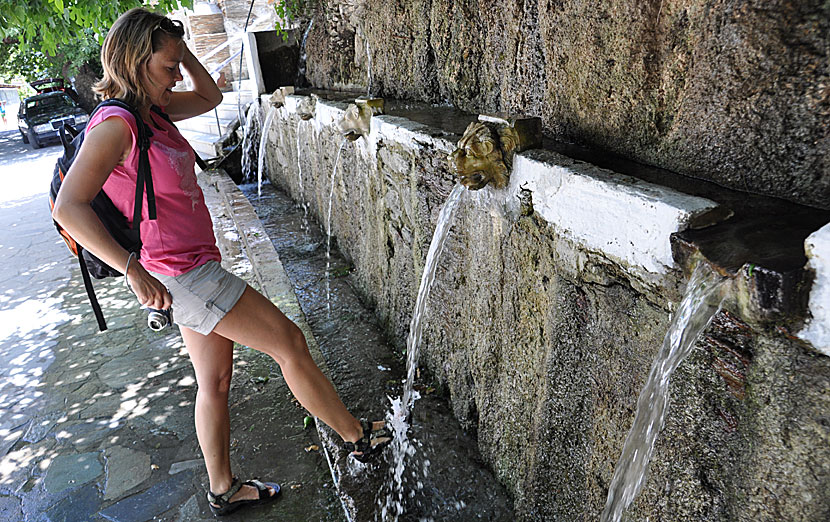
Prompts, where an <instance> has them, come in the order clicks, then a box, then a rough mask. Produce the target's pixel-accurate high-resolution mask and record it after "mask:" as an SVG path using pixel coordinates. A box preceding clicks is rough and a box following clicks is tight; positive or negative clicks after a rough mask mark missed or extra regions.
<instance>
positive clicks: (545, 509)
mask: <svg viewBox="0 0 830 522" xmlns="http://www.w3.org/2000/svg"><path fill="white" fill-rule="evenodd" d="M304 102H305V97H301V96H289V97H288V98H287V99H286V102H285V103H286V105H285V106H284V107H282V108H280V109H276V110H278V114H277V116H276V119H275V122H274V124H273V126H272V127H271V129H270V130H269V140H268V147H267V157H266V163H267V168H268V176H269V178H270V179H271V180H272V181H273V182H274V183H276V184H277V185H279V186H280V187H282V188H284V189H285V190H286V191H288V192H289V193H290V194H291V195H292V196H293V197H294V198H295V199H298V200H304V201H307V202H308V203H309V204H310V209H311V212H312V213H313V214H314V215H315V216H316V217H317V219H318V221H319V222H321V223H325V221H326V219H325V218H326V214H327V211H328V194H329V190H330V183H331V176H332V171H333V166H334V165H333V164H334V162H335V158H336V157H337V155H338V148H339V147H340V146H342V147H343V148H342V151H341V152H340V161H339V164H338V173H337V178H336V183H335V189H334V200H333V206H332V208H333V217H332V233H333V234H334V236H335V237H336V241H337V243H338V244H339V246H340V249H341V250H342V251H343V252H344V253H345V254H346V255H348V256H349V257H350V258H351V260H352V261H353V263H354V265H355V268H356V270H355V274H356V279H357V281H358V284H359V290H360V292H361V293H362V295H363V296H364V298H365V299H366V300H367V301H368V302H369V303H371V304H372V305H373V307H374V308H375V310H376V313H377V316H378V318H379V321H380V322H381V324H382V325H383V327H384V328H385V330H386V332H387V333H388V334H389V336H390V338H391V339H393V340H394V342H395V343H396V344H397V345H398V346H399V347H400V348H403V347H404V346H405V336H406V334H407V332H408V328H409V324H410V319H411V314H412V310H413V307H414V302H415V297H416V293H417V290H418V284H419V281H420V276H421V272H422V270H423V265H424V259H425V257H426V253H427V250H428V248H429V243H430V240H431V236H432V233H433V230H434V228H435V223H436V221H437V216H438V213H439V211H440V208H441V206H442V205H443V203H444V201H445V199H446V197H447V195H448V194H449V192H450V191H451V189H452V187H453V185H454V182H453V180H452V178H451V176H450V175H449V173H448V172H447V167H446V155H447V153H448V152H449V151H451V150H452V149H453V148H454V143H455V141H456V140H457V139H458V136H457V135H455V136H454V135H452V134H451V133H447V132H446V131H445V130H442V129H435V128H429V127H425V126H423V125H420V124H416V123H414V122H412V121H409V120H405V119H403V118H399V117H393V116H380V117H374V118H373V119H372V127H371V129H372V130H371V134H370V135H369V136H367V137H363V138H360V139H358V140H357V141H355V142H344V141H343V139H342V138H341V137H340V135H339V133H338V132H337V131H336V126H335V125H333V124H334V123H336V121H337V120H338V119H339V118H340V117H342V114H343V109H344V108H345V104H342V103H338V102H330V101H324V100H319V101H317V103H316V108H315V110H314V117H313V118H312V119H311V120H309V121H302V120H301V119H300V117H299V116H298V114H299V112H298V111H299V109H300V108H301V107H303V106H304ZM266 106H267V104H266ZM303 110H304V111H306V110H307V109H303ZM341 144H342V145H341ZM298 153H299V156H298ZM542 156H544V154H543V155H542ZM542 156H540V155H539V154H534V153H523V154H522V155H521V157H522V158H526V159H527V160H534V161H538V162H542V163H544V164H545V165H547V166H549V167H550V168H556V169H569V173H570V174H569V175H571V176H593V178H592V179H595V180H598V181H597V183H605V184H606V185H607V186H609V187H610V186H612V184H613V183H620V182H619V179H623V178H624V177H623V176H613V175H612V174H613V173H607V172H606V173H603V172H596V171H595V169H594V170H592V167H591V166H590V165H587V164H581V163H574V162H573V161H572V160H567V158H564V157H560V156H557V155H548V156H546V157H542ZM298 167H299V168H300V169H301V173H302V178H303V183H302V190H301V189H300V182H299V176H298V175H299V173H300V172H299V171H298ZM519 168H522V169H524V168H525V167H517V169H519ZM602 176H606V177H607V178H608V179H605V180H603V179H604V178H603V177H602ZM549 177H551V176H549V175H548V174H544V173H543V174H542V175H541V176H540V177H539V179H543V178H549ZM519 179H523V180H524V181H523V182H522V187H527V186H528V185H527V180H528V179H530V174H529V173H528V171H526V170H522V171H521V172H519V173H517V172H514V175H513V177H512V178H511V186H510V187H508V189H505V190H502V191H495V190H492V189H490V188H487V189H484V190H482V191H478V192H468V193H466V194H465V195H464V197H463V200H462V203H461V207H460V209H459V211H458V215H457V218H456V221H455V223H454V224H453V226H452V232H451V235H450V237H449V239H448V242H447V246H446V248H445V251H444V256H443V258H442V261H441V262H440V263H439V268H438V272H437V275H436V284H435V286H434V288H433V291H432V296H431V298H430V300H429V306H428V312H427V316H426V318H425V322H426V327H425V332H424V338H423V351H422V355H421V366H422V368H424V370H425V371H426V372H427V374H428V375H429V378H431V379H433V381H434V383H435V384H436V385H437V386H438V388H439V389H440V390H441V391H442V392H444V393H446V394H447V395H448V396H449V398H450V400H451V404H452V407H453V409H454V412H455V414H456V416H457V418H458V419H459V421H460V422H461V423H462V425H463V426H464V427H465V428H466V429H469V430H472V431H474V432H476V433H477V435H478V443H479V447H480V450H481V453H482V455H483V456H484V458H485V459H486V460H487V462H488V464H489V465H490V466H492V468H493V469H494V470H495V472H496V474H497V476H498V477H499V480H501V481H502V482H503V483H504V484H505V485H506V486H507V488H508V489H509V491H510V492H511V494H512V495H513V496H514V498H515V500H516V512H517V514H518V516H519V518H520V520H528V521H530V520H532V521H542V520H586V521H587V520H597V519H598V517H599V513H600V512H601V510H602V508H603V505H604V503H605V498H606V495H607V490H608V486H609V483H610V479H611V476H612V473H613V469H614V466H615V464H616V462H617V459H618V458H619V454H620V451H621V449H622V445H623V441H624V439H625V436H626V435H627V433H628V430H629V428H630V426H631V422H632V419H633V415H634V411H635V408H636V400H637V395H638V393H639V391H640V389H641V388H642V386H643V383H644V381H645V378H646V376H647V375H648V372H649V369H650V366H651V363H652V360H653V359H654V357H655V354H656V353H657V350H658V348H659V347H660V344H661V342H662V339H663V337H664V335H665V333H666V330H667V328H668V325H669V320H670V312H671V310H672V308H673V306H674V303H677V302H678V301H679V299H680V296H681V287H682V285H683V280H684V276H683V273H682V270H681V268H680V267H679V266H676V265H674V264H673V263H671V262H669V265H668V266H665V265H654V266H653V267H652V268H651V269H645V268H644V266H643V265H639V264H638V262H637V261H636V260H635V261H631V259H636V258H626V257H625V256H623V257H620V256H619V255H618V254H616V253H614V252H613V251H612V250H610V249H609V250H608V252H606V251H604V249H603V248H602V247H594V246H590V244H589V243H587V242H586V241H585V238H584V236H583V235H580V234H579V233H578V232H575V231H574V230H573V228H574V227H571V229H568V230H566V229H565V228H562V226H561V225H560V224H558V223H556V222H554V221H549V220H548V219H546V217H545V213H544V212H541V211H540V209H542V208H543V207H544V201H545V197H546V196H545V190H544V189H543V188H540V187H538V184H537V188H533V190H527V192H528V193H522V190H525V189H522V188H521V187H519V186H518V185H517V184H518V180H519ZM631 183H632V184H628V185H625V186H624V187H623V185H620V188H619V191H620V192H619V193H620V197H623V196H624V195H623V192H624V191H628V192H630V193H631V192H632V191H639V192H638V193H639V194H641V195H642V197H650V198H653V200H652V201H653V203H655V204H656V203H661V202H669V201H678V198H680V199H682V198H683V197H685V196H684V195H682V194H677V193H671V194H669V193H666V192H661V191H665V190H668V189H665V188H661V187H657V186H654V185H650V186H644V185H641V184H638V183H639V182H633V181H632V182H631ZM520 195H521V196H522V199H521V200H519V199H517V196H520ZM626 197H627V196H626ZM609 199H613V198H609ZM517 203H518V204H517ZM577 203H578V202H577ZM598 205H599V204H598ZM595 208H596V210H597V214H596V215H597V219H600V216H601V212H600V211H601V210H603V209H602V208H600V207H599V206H597V207H595ZM632 212H637V211H636V210H635V209H634V208H633V206H632ZM647 212H648V211H647V210H645V211H643V213H642V214H638V216H640V217H638V219H640V220H643V221H646V222H648V219H649V217H648V213H647ZM609 219H615V218H614V217H610V218H609ZM684 223H685V224H684ZM676 226H677V227H678V228H681V229H682V228H683V227H684V226H688V222H684V221H683V220H678V223H677V224H676ZM614 228H615V227H613V226H612V227H608V229H609V232H608V233H609V235H614V234H617V232H618V231H617V230H614ZM664 234H665V232H664ZM664 239H665V240H668V238H667V237H666V238H664ZM626 259H629V260H628V261H627V260H626ZM736 291H737V292H741V290H740V289H738V290H736ZM743 297H746V296H745V295H744V296H743ZM739 301H741V295H738V296H737V297H734V296H733V299H732V300H731V301H730V302H729V303H728V305H727V311H725V312H722V313H721V314H719V315H718V316H717V317H716V319H715V321H714V324H713V326H712V327H710V328H709V329H708V330H707V331H706V333H705V335H704V336H703V337H702V339H701V340H700V341H699V342H698V344H697V346H696V348H695V350H694V352H693V354H692V356H691V357H690V358H689V359H688V360H687V361H686V362H684V363H683V365H681V367H680V368H679V370H678V371H677V373H676V374H675V376H674V378H673V381H672V387H671V393H672V405H671V408H670V412H669V415H668V418H667V421H666V426H665V429H664V430H663V433H662V435H661V436H660V438H659V440H658V443H657V447H656V450H655V454H654V457H653V460H652V465H651V469H650V474H649V478H648V481H647V483H646V485H645V487H644V490H643V491H642V493H641V494H640V495H639V497H638V498H637V499H636V501H635V503H634V504H633V505H632V507H631V508H630V510H629V514H630V516H631V519H632V520H713V521H714V520H753V521H755V520H769V521H773V520H776V521H777V520H826V519H827V517H828V516H830V488H828V485H830V419H828V413H827V412H828V411H830V359H828V357H826V356H824V355H821V354H820V353H818V352H817V351H816V350H814V349H813V348H811V347H810V346H809V345H807V344H805V343H803V342H801V341H799V340H798V339H796V338H794V337H792V336H791V335H789V333H788V326H789V325H781V324H772V323H764V322H762V321H759V320H757V319H756V318H753V316H751V315H747V314H744V313H742V310H745V309H746V308H747V307H746V306H743V305H740V304H739ZM750 308H751V307H750ZM416 407H417V405H416Z"/></svg>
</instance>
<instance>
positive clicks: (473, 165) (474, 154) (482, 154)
mask: <svg viewBox="0 0 830 522" xmlns="http://www.w3.org/2000/svg"><path fill="white" fill-rule="evenodd" d="M478 119H479V121H477V122H473V123H471V124H470V125H469V126H468V127H467V130H465V131H464V135H463V136H462V137H461V139H460V140H458V147H457V148H456V149H455V151H453V152H452V153H451V154H449V155H448V156H447V162H448V163H449V168H450V171H451V172H453V173H454V174H455V175H456V176H458V177H459V178H460V181H461V183H462V184H463V185H464V186H466V187H467V188H468V189H470V190H479V189H482V188H484V187H486V186H487V185H488V184H492V185H493V186H494V187H496V188H504V187H506V186H507V181H508V179H509V177H510V169H511V168H512V166H513V156H514V155H515V154H516V153H517V152H521V151H523V150H527V149H532V148H536V147H539V146H541V144H542V121H541V120H540V119H539V118H510V117H505V116H491V115H480V116H479V117H478Z"/></svg>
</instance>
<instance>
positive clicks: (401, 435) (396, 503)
mask: <svg viewBox="0 0 830 522" xmlns="http://www.w3.org/2000/svg"><path fill="white" fill-rule="evenodd" d="M464 189H465V187H464V185H461V184H460V183H459V184H457V185H456V186H455V188H453V190H452V192H451V193H450V195H449V197H448V198H447V201H446V202H445V203H444V206H443V207H442V208H441V212H440V213H439V215H438V223H437V224H436V225H435V233H434V234H433V236H432V242H430V244H429V252H428V253H427V259H426V263H425V264H424V271H423V274H421V285H420V287H419V288H418V297H417V299H416V300H415V310H414V312H413V313H412V321H411V322H410V324H409V336H408V337H407V339H406V382H405V384H404V388H403V392H402V397H401V398H400V399H396V400H392V411H391V412H390V413H389V414H388V415H387V423H388V425H389V427H390V428H391V429H392V431H393V432H394V439H393V441H392V465H391V468H390V475H391V481H390V484H391V485H392V489H391V491H390V492H389V495H387V497H386V501H385V504H384V505H383V506H381V515H382V517H383V518H382V519H383V520H394V521H397V520H398V517H400V516H401V515H402V514H403V511H404V484H403V482H404V477H403V474H404V470H405V468H406V459H407V457H412V456H413V455H414V454H415V446H414V445H413V441H411V440H409V438H408V436H407V432H408V431H409V424H408V423H409V417H410V415H409V414H410V410H411V408H412V406H413V405H414V403H415V400H416V399H418V398H419V397H418V392H416V391H415V390H414V389H413V385H414V383H415V370H416V368H417V366H418V354H419V351H420V344H421V333H422V330H423V327H422V323H421V320H422V319H423V316H424V312H425V311H426V306H427V300H428V298H429V292H430V290H431V289H432V283H433V282H434V281H435V270H436V268H437V266H438V259H439V258H440V256H441V251H442V250H443V249H444V244H445V243H446V242H447V237H448V236H449V231H450V227H451V226H452V222H453V217H454V216H455V211H456V209H457V208H458V203H459V201H460V200H461V196H462V195H463V194H464ZM424 466H425V468H428V467H429V461H425V462H424ZM424 473H426V469H424ZM417 484H418V483H416V487H417Z"/></svg>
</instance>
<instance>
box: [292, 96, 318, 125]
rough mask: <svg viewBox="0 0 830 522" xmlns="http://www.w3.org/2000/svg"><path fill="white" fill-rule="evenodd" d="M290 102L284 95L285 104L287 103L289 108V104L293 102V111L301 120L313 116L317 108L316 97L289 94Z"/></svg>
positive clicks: (306, 119)
mask: <svg viewBox="0 0 830 522" xmlns="http://www.w3.org/2000/svg"><path fill="white" fill-rule="evenodd" d="M290 98H291V102H290V103H289V101H288V99H289V97H288V96H286V101H285V103H286V105H289V109H290V108H292V107H291V105H292V104H293V108H294V111H295V112H296V113H297V115H298V116H299V117H300V119H301V120H305V121H308V120H310V119H312V118H313V117H314V111H315V109H316V108H317V97H316V96H314V95H312V96H298V95H291V96H290Z"/></svg>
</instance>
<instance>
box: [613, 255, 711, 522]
mask: <svg viewBox="0 0 830 522" xmlns="http://www.w3.org/2000/svg"><path fill="white" fill-rule="evenodd" d="M725 286H726V285H725V284H724V280H723V278H721V277H720V276H719V275H718V274H716V273H715V272H714V271H713V270H712V269H711V268H710V267H709V266H708V265H704V263H699V264H698V266H697V267H695V269H694V271H693V273H692V276H691V278H690V279H689V282H688V284H687V285H686V293H685V295H684V296H683V299H682V301H681V302H680V306H679V307H678V309H677V311H676V312H675V314H674V318H673V319H672V322H671V325H670V326H669V330H668V332H667V333H666V337H665V338H664V340H663V345H662V346H661V347H660V351H659V352H658V353H657V358H656V359H655V360H654V363H653V364H652V366H651V371H650V373H649V376H648V379H647V380H646V383H645V385H644V386H643V390H642V391H641V392H640V397H639V399H637V412H636V413H635V415H634V424H633V426H632V427H631V431H630V432H629V433H628V437H626V439H625V444H624V445H623V450H622V454H621V455H620V460H619V461H618V462H617V466H616V468H615V469H614V476H613V478H612V480H611V486H610V487H609V488H608V498H607V500H606V502H605V509H603V511H602V516H601V518H600V520H601V521H602V522H619V521H620V520H621V519H622V514H623V512H624V511H625V510H626V509H627V508H628V506H629V505H630V504H631V502H632V501H633V500H634V498H635V497H636V496H637V493H639V491H640V489H641V488H642V487H643V484H644V483H645V478H646V472H647V470H648V463H649V460H650V459H651V455H652V453H653V451H654V443H655V442H656V440H657V436H658V435H659V434H660V430H661V429H662V428H663V422H664V421H665V419H666V412H667V411H668V408H669V385H670V381H671V376H672V374H673V373H674V371H675V370H676V369H677V367H678V366H679V365H680V363H682V362H683V361H684V360H685V359H686V357H688V356H689V354H690V353H691V352H692V348H693V347H694V344H695V341H696V340H697V338H698V337H699V336H700V334H701V333H702V332H703V330H705V329H706V327H707V326H708V325H709V323H710V322H711V320H712V318H713V317H714V316H715V314H716V313H717V312H718V310H720V307H721V304H722V302H723V298H724V296H723V289H724V288H725Z"/></svg>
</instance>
